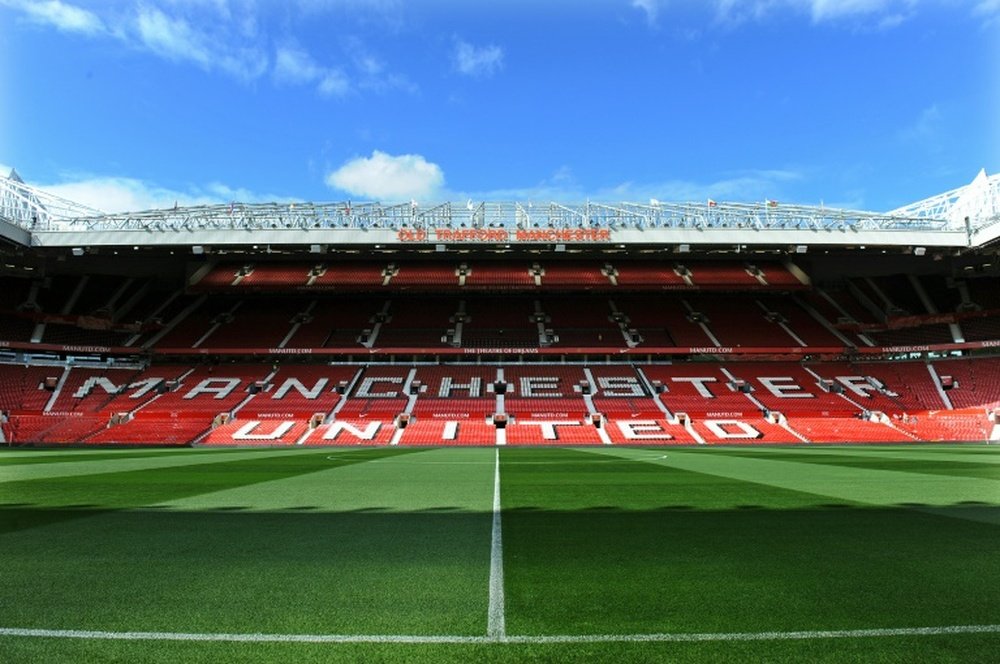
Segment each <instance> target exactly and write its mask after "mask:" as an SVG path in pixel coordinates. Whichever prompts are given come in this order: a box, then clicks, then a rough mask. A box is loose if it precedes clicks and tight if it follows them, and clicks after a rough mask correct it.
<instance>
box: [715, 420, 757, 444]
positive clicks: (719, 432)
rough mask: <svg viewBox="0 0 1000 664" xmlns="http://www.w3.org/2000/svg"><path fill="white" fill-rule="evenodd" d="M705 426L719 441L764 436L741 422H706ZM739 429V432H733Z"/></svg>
mask: <svg viewBox="0 0 1000 664" xmlns="http://www.w3.org/2000/svg"><path fill="white" fill-rule="evenodd" d="M705 426H706V427H708V430H709V431H711V432H712V433H713V434H715V437H716V438H718V439H719V440H726V439H727V438H731V439H737V438H744V439H745V438H760V437H761V436H763V434H762V433H761V432H760V431H757V430H756V429H754V428H753V427H752V426H750V425H749V424H747V423H746V422H743V421H741V420H705ZM732 429H737V431H732Z"/></svg>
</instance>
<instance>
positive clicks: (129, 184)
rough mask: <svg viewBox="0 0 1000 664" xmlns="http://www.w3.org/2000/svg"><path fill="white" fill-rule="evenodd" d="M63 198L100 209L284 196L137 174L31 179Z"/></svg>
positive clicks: (209, 202) (155, 207)
mask: <svg viewBox="0 0 1000 664" xmlns="http://www.w3.org/2000/svg"><path fill="white" fill-rule="evenodd" d="M29 184H32V185H33V186H36V187H38V188H39V189H44V190H45V191H47V192H49V193H51V194H55V195H56V196H59V197H61V198H65V199H67V200H70V201H73V202H75V203H80V204H81V205H86V206H87V207H91V208H94V209H96V210H101V211H102V212H135V211H138V210H153V209H166V208H172V207H173V206H174V205H175V204H176V205H181V206H184V205H211V204H217V203H228V202H230V201H240V202H246V203H255V202H264V201H281V200H287V199H286V198H283V197H277V196H273V195H259V194H255V193H253V192H251V191H249V190H247V189H236V188H232V187H229V186H227V185H224V184H221V183H217V182H215V183H210V184H208V185H204V186H193V187H190V188H188V189H184V190H180V189H171V188H169V187H162V186H159V185H157V184H155V183H151V182H146V181H144V180H139V179H136V178H126V177H114V176H81V177H77V178H72V177H71V178H67V179H64V180H63V181H61V182H58V183H55V184H39V183H34V182H32V183H29Z"/></svg>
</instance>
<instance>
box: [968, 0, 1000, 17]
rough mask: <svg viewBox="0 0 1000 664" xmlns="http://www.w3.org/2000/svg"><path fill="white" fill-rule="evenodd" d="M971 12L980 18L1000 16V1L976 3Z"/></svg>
mask: <svg viewBox="0 0 1000 664" xmlns="http://www.w3.org/2000/svg"><path fill="white" fill-rule="evenodd" d="M973 12H974V13H976V14H979V15H981V16H989V15H991V14H1000V0H980V1H979V2H977V3H976V6H975V8H974V9H973Z"/></svg>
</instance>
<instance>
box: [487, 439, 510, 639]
mask: <svg viewBox="0 0 1000 664" xmlns="http://www.w3.org/2000/svg"><path fill="white" fill-rule="evenodd" d="M495 464H496V465H495V469H494V471H493V533H492V536H491V538H490V540H491V541H490V606H489V614H488V618H487V621H486V636H487V637H488V638H491V639H503V638H504V637H505V636H506V634H507V617H506V615H505V613H504V597H503V533H502V532H501V529H500V526H501V524H500V448H497V450H496V462H495Z"/></svg>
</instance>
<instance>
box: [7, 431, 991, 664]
mask: <svg viewBox="0 0 1000 664" xmlns="http://www.w3.org/2000/svg"><path fill="white" fill-rule="evenodd" d="M0 514H2V517H0V566H2V568H0V661H2V662H36V661H72V662H87V661H95V662H103V661H109V660H110V661H130V662H131V661H162V662H175V661H199V662H220V661H274V662H289V661H294V662H313V661H316V662H323V661H359V660H363V661H389V662H393V661H413V660H425V661H435V662H439V661H456V662H457V661H463V662H464V661H479V660H490V661H520V660H529V659H530V660H542V661H567V662H568V661H580V660H584V659H590V660H600V661H651V660H652V661H705V662H718V661H733V662H745V661H761V660H767V661H789V662H792V661H796V662H797V661H805V660H808V661H856V660H864V661H885V662H890V661H892V662H895V661H899V662H913V661H928V660H933V661H956V662H958V661H961V662H970V661H984V662H985V661H996V660H997V653H1000V448H994V447H989V446H974V445H965V446H950V445H926V446H895V447H875V446H872V447H862V446H854V447H846V446H845V447H826V446H824V447H822V448H820V447H808V446H798V447H767V448H762V447H756V448H747V447H742V448H709V449H706V448H657V449H648V448H647V449H643V448H617V447H602V448H590V449H560V448H527V449H525V448H502V449H497V448H437V449H422V448H421V449H414V448H324V449H296V450H288V449H280V450H277V449H274V450H267V449H258V450H247V449H181V450H142V449H131V450H24V451H18V450H14V451H9V452H6V451H5V452H0Z"/></svg>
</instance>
